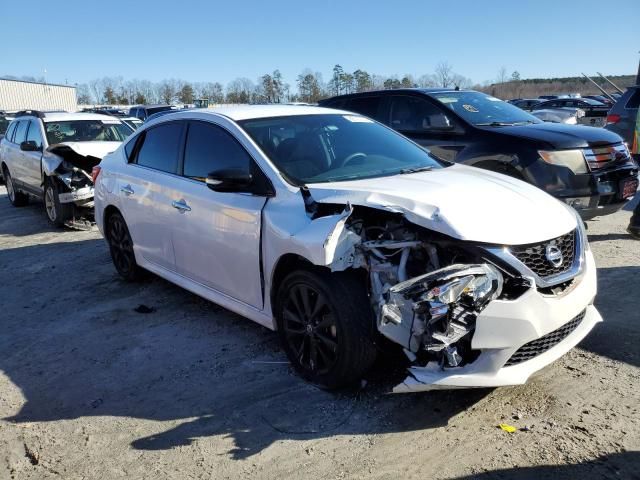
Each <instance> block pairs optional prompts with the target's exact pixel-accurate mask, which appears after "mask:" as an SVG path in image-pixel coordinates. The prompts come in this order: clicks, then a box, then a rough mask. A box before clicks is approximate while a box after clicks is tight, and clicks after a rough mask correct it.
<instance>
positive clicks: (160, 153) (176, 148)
mask: <svg viewBox="0 0 640 480" xmlns="http://www.w3.org/2000/svg"><path fill="white" fill-rule="evenodd" d="M182 130H183V123H182V122H171V123H165V124H162V125H158V126H157V127H153V128H150V129H149V130H147V131H146V132H145V136H144V139H143V140H142V146H141V147H140V149H139V150H138V155H137V156H136V163H137V164H138V165H142V166H143V167H149V168H153V169H155V170H160V171H162V172H168V173H177V171H178V157H179V155H180V148H181V146H182Z"/></svg>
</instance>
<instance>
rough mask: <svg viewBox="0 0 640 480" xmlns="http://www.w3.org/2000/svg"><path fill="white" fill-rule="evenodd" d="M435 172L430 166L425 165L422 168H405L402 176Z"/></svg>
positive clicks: (401, 171)
mask: <svg viewBox="0 0 640 480" xmlns="http://www.w3.org/2000/svg"><path fill="white" fill-rule="evenodd" d="M431 170H433V167H432V166H430V165H424V166H422V167H411V168H403V169H402V170H400V174H405V173H418V172H429V171H431Z"/></svg>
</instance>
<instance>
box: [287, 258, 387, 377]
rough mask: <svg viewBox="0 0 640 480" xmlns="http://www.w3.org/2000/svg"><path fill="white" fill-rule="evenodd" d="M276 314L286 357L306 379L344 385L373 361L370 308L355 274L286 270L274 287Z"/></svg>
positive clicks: (373, 347) (372, 326) (365, 369)
mask: <svg viewBox="0 0 640 480" xmlns="http://www.w3.org/2000/svg"><path fill="white" fill-rule="evenodd" d="M275 313H276V323H277V328H278V334H279V337H280V341H281V343H282V346H283V348H284V351H285V352H286V354H287V357H288V358H289V361H290V362H291V364H292V365H293V367H294V369H295V370H296V371H297V372H298V373H299V374H300V376H302V377H303V378H304V379H305V380H307V381H309V382H311V383H314V384H316V385H318V386H320V387H322V388H326V389H335V388H340V387H344V386H348V385H350V384H352V383H354V382H355V381H357V380H359V379H360V378H362V376H363V375H364V374H365V372H366V371H367V370H368V369H369V368H370V367H371V365H372V364H373V362H374V361H375V358H376V353H377V351H376V347H375V343H374V338H375V336H374V318H373V310H372V308H371V304H370V303H369V299H368V297H367V294H366V290H365V286H364V284H363V282H362V281H361V280H360V279H359V278H358V277H357V276H356V275H355V274H354V272H338V273H330V272H328V271H323V270H320V269H318V270H313V271H308V270H297V271H294V272H292V273H290V274H289V275H288V276H287V277H286V278H285V279H284V280H283V282H282V284H281V285H280V287H279V289H278V293H277V296H276V308H275Z"/></svg>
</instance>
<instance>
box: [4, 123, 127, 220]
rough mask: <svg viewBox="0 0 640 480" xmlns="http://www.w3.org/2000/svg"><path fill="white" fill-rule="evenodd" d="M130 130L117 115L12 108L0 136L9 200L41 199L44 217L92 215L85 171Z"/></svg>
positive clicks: (90, 181)
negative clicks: (12, 115) (11, 117)
mask: <svg viewBox="0 0 640 480" xmlns="http://www.w3.org/2000/svg"><path fill="white" fill-rule="evenodd" d="M130 133H131V129H130V128H129V127H128V126H126V125H125V124H124V123H122V122H121V121H120V120H119V119H117V118H114V117H111V116H108V115H96V114H91V113H66V112H38V111H34V110H27V111H23V112H19V113H18V114H16V118H15V119H14V120H13V121H12V122H11V124H10V125H9V128H8V129H7V133H6V135H5V137H4V138H3V139H2V141H0V170H1V171H2V174H3V176H4V178H5V182H6V184H7V194H8V196H9V200H10V201H11V203H12V204H13V205H14V206H16V207H20V206H23V205H26V203H27V202H28V200H29V197H30V196H33V197H36V198H43V199H44V206H45V210H46V212H47V218H48V219H49V221H50V222H51V223H52V224H54V225H56V226H62V225H65V224H67V225H71V226H84V225H86V222H87V220H88V219H90V218H91V217H92V212H91V208H92V207H93V179H92V178H91V171H92V169H93V167H94V166H96V165H97V164H98V163H100V160H101V159H102V157H103V156H104V155H106V154H107V153H109V152H113V151H114V150H115V149H116V148H118V146H120V143H122V141H123V140H124V139H125V138H127V136H128V135H129V134H130Z"/></svg>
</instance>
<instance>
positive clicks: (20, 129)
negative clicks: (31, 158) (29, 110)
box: [13, 120, 29, 144]
mask: <svg viewBox="0 0 640 480" xmlns="http://www.w3.org/2000/svg"><path fill="white" fill-rule="evenodd" d="M28 126H29V121H28V120H20V121H19V122H18V126H17V127H16V133H15V135H14V136H13V143H18V144H20V143H22V142H24V141H25V139H26V138H27V127H28Z"/></svg>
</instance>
